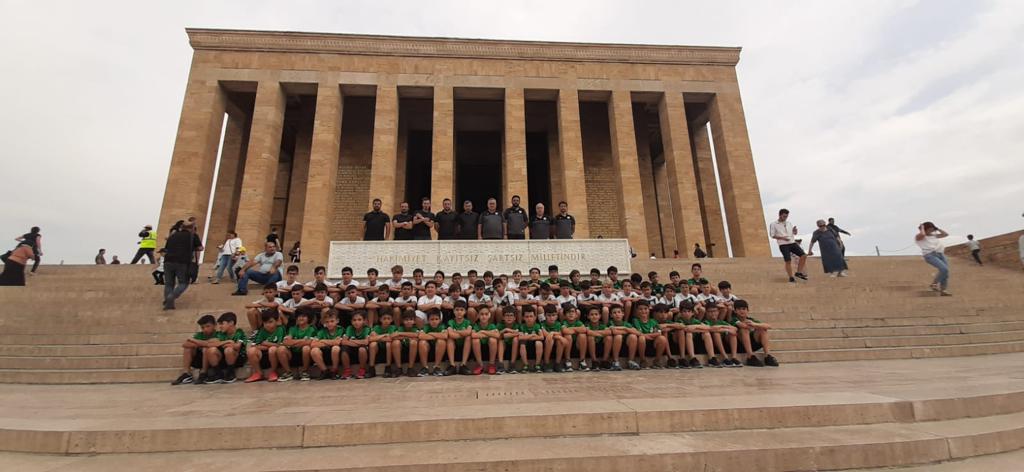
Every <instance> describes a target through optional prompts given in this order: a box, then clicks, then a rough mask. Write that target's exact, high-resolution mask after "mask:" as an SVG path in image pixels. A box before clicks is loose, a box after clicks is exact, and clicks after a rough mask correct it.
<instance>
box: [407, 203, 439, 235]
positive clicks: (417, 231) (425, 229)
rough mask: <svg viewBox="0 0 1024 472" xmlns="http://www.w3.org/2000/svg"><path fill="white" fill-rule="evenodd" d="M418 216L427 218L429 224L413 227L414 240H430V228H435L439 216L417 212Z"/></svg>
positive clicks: (426, 212) (418, 224)
mask: <svg viewBox="0 0 1024 472" xmlns="http://www.w3.org/2000/svg"><path fill="white" fill-rule="evenodd" d="M416 216H419V217H420V218H427V219H429V220H430V222H429V223H417V224H415V225H413V226H412V239H430V228H433V227H434V220H435V219H437V216H436V215H434V214H433V213H431V212H429V211H423V210H416Z"/></svg>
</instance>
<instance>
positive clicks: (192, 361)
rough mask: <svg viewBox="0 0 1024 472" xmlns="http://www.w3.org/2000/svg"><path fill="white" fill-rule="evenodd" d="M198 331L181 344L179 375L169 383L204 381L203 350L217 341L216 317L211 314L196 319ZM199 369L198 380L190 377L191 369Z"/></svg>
mask: <svg viewBox="0 0 1024 472" xmlns="http://www.w3.org/2000/svg"><path fill="white" fill-rule="evenodd" d="M196 323H197V324H198V325H199V331H196V334H193V335H192V337H191V338H188V339H186V340H185V342H184V343H183V344H182V345H181V349H182V354H181V375H179V376H178V378H177V379H174V381H173V382H171V385H181V384H190V383H193V382H196V383H203V382H205V381H206V370H207V363H206V362H204V357H203V351H204V350H205V349H206V348H208V347H212V346H213V345H214V343H215V342H216V341H217V337H216V329H217V324H216V319H215V318H214V317H213V315H203V316H201V317H199V320H198V321H196ZM193 368H195V369H199V380H198V381H196V380H195V379H194V378H193V377H192V369H193Z"/></svg>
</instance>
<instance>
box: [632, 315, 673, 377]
mask: <svg viewBox="0 0 1024 472" xmlns="http://www.w3.org/2000/svg"><path fill="white" fill-rule="evenodd" d="M662 311H664V307H662ZM650 312H651V307H650V304H649V303H647V301H646V300H641V301H640V302H638V303H637V306H636V317H635V318H634V319H633V327H634V328H636V330H637V331H639V332H640V335H639V336H637V353H638V354H639V357H640V366H641V367H644V368H646V367H647V359H648V358H649V357H653V359H652V361H651V365H650V366H651V367H652V368H654V369H661V368H663V367H665V354H666V352H667V351H668V338H667V337H666V336H665V334H664V333H662V332H661V328H660V326H659V324H658V320H653V319H651V317H650V314H651V313H650Z"/></svg>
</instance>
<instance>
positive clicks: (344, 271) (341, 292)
mask: <svg viewBox="0 0 1024 472" xmlns="http://www.w3.org/2000/svg"><path fill="white" fill-rule="evenodd" d="M349 285H355V286H356V288H359V282H357V281H356V279H354V278H352V268H351V267H342V268H341V281H340V282H338V283H337V284H335V285H334V286H333V287H330V288H329V290H328V292H327V295H329V296H330V297H331V298H333V299H335V300H338V299H341V297H344V296H345V289H347V288H348V286H349ZM372 295H373V294H372V293H371V294H369V295H367V296H365V298H367V299H369V298H370V297H371V296H372Z"/></svg>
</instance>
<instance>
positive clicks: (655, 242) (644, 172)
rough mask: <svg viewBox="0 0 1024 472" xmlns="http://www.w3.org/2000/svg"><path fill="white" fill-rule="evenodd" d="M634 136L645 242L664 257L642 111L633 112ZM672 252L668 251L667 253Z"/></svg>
mask: <svg viewBox="0 0 1024 472" xmlns="http://www.w3.org/2000/svg"><path fill="white" fill-rule="evenodd" d="M633 126H634V128H635V131H636V133H635V136H636V157H637V161H638V163H639V164H640V193H642V194H643V197H644V222H645V223H646V226H647V244H648V246H649V247H650V251H651V252H654V253H656V254H658V256H659V257H665V251H664V244H662V237H661V233H662V226H661V222H659V221H658V218H659V208H658V195H657V193H658V191H657V188H658V187H657V184H656V183H655V181H654V165H653V163H652V162H651V142H650V137H649V135H648V132H647V126H648V122H647V117H646V114H645V113H643V112H637V111H636V110H634V113H633ZM671 254H672V253H671V252H670V253H669V255H671Z"/></svg>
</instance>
